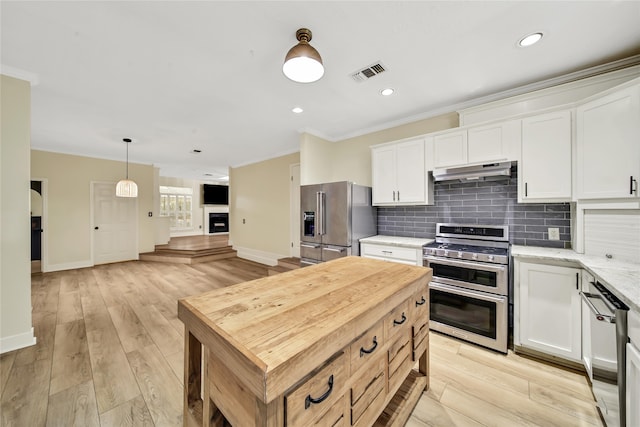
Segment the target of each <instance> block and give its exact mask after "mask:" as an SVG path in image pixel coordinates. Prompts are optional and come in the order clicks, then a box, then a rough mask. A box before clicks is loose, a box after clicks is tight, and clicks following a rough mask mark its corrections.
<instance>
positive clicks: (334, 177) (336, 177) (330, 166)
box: [300, 112, 458, 186]
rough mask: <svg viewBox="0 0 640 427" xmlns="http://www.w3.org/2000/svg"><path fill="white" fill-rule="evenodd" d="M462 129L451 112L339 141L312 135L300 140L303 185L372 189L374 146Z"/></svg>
mask: <svg viewBox="0 0 640 427" xmlns="http://www.w3.org/2000/svg"><path fill="white" fill-rule="evenodd" d="M457 126H458V113H455V112H454V113H448V114H443V115H441V116H437V117H432V118H429V119H424V120H420V121H417V122H413V123H409V124H406V125H402V126H396V127H393V128H389V129H385V130H381V131H378V132H373V133H369V134H366V135H362V136H358V137H355V138H350V139H345V140H343V141H338V142H329V141H326V140H323V139H321V138H318V137H315V136H313V135H309V134H303V135H301V137H300V160H301V161H300V176H301V184H302V185H306V184H319V183H322V182H333V181H353V182H356V183H358V184H361V185H368V186H371V151H370V149H369V147H370V146H372V145H376V144H382V143H385V142H391V141H397V140H399V139H404V138H409V137H413V136H417V135H423V134H426V133H431V132H436V131H439V130H444V129H451V128H454V127H457Z"/></svg>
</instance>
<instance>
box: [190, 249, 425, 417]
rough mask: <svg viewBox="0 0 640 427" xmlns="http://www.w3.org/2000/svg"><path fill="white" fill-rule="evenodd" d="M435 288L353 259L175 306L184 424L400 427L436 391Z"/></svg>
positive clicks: (414, 275) (413, 271)
mask: <svg viewBox="0 0 640 427" xmlns="http://www.w3.org/2000/svg"><path fill="white" fill-rule="evenodd" d="M430 280H431V270H430V269H429V268H425V267H418V266H407V265H402V264H396V263H389V262H384V261H379V260H373V259H366V258H361V257H346V258H340V259H337V260H334V261H330V262H326V263H323V264H318V265H315V266H311V267H307V268H303V269H299V270H293V271H290V272H287V273H283V274H279V275H276V276H270V277H265V278H262V279H258V280H253V281H250V282H245V283H240V284H237V285H233V286H229V287H226V288H222V289H218V290H214V291H211V292H208V293H205V294H202V295H198V296H193V297H188V298H184V299H181V300H179V301H178V317H179V318H180V320H182V322H183V323H184V324H185V372H184V425H185V426H191V425H194V426H209V425H223V423H224V421H225V420H226V421H227V422H229V423H230V424H231V425H233V426H252V425H255V426H285V425H286V426H310V425H329V426H333V425H344V426H348V425H355V426H369V425H380V426H383V425H403V424H404V423H405V422H406V420H407V419H408V417H409V415H410V413H411V411H412V410H413V408H414V406H415V404H416V403H417V401H418V399H419V398H420V396H421V395H422V392H423V391H424V390H426V389H427V388H428V387H429V381H428V379H429V377H428V347H429V345H428V344H429V293H428V283H429V281H430ZM416 362H417V364H418V370H415V369H413V368H414V365H416Z"/></svg>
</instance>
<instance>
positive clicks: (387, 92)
mask: <svg viewBox="0 0 640 427" xmlns="http://www.w3.org/2000/svg"><path fill="white" fill-rule="evenodd" d="M393 92H394V90H393V88H390V87H388V88H386V89H382V90H381V91H380V95H382V96H389V95H393Z"/></svg>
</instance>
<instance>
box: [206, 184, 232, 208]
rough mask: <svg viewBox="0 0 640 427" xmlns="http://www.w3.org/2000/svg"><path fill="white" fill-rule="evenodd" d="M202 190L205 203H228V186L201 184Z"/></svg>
mask: <svg viewBox="0 0 640 427" xmlns="http://www.w3.org/2000/svg"><path fill="white" fill-rule="evenodd" d="M202 190H203V191H202V192H203V197H202V200H203V201H204V204H205V205H228V204H229V186H228V185H214V184H202Z"/></svg>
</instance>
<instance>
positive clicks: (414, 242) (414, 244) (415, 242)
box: [360, 235, 434, 249]
mask: <svg viewBox="0 0 640 427" xmlns="http://www.w3.org/2000/svg"><path fill="white" fill-rule="evenodd" d="M433 240H434V239H427V238H420V237H400V236H380V235H378V236H371V237H365V238H363V239H360V243H377V244H379V245H389V246H400V247H403V248H414V249H419V248H421V247H423V246H424V245H427V244H429V243H431V242H433Z"/></svg>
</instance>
